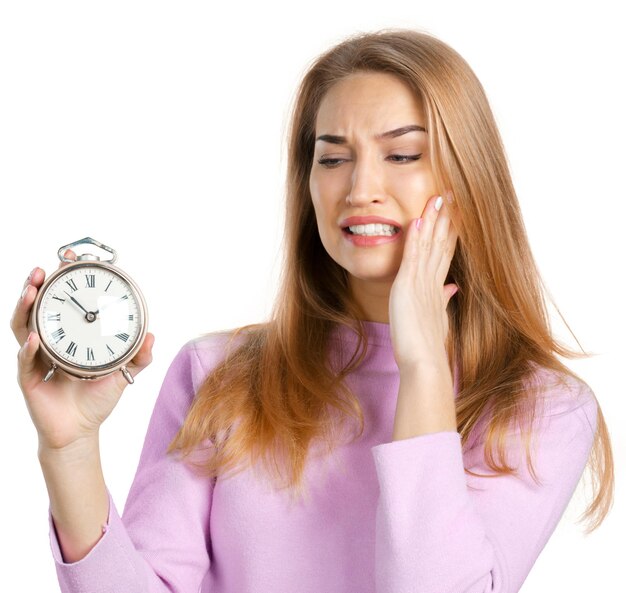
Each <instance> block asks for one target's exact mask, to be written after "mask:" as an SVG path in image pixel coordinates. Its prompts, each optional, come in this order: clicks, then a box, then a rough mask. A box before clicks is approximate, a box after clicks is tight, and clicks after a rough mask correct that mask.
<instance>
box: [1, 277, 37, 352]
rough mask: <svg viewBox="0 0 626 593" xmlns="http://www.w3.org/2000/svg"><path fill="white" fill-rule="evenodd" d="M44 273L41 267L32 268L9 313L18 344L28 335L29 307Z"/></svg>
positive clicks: (33, 300)
mask: <svg viewBox="0 0 626 593" xmlns="http://www.w3.org/2000/svg"><path fill="white" fill-rule="evenodd" d="M45 275H46V274H45V272H44V271H43V270H42V269H41V268H39V267H36V268H34V269H33V271H32V272H31V273H30V275H29V276H28V278H27V279H26V281H25V282H24V287H23V289H22V294H21V295H20V297H19V299H18V300H17V304H16V305H15V309H14V310H13V314H12V315H11V323H10V325H11V329H12V330H13V335H14V336H15V339H16V340H17V342H18V344H19V345H20V346H21V345H22V344H23V343H24V342H25V341H26V338H27V337H28V328H27V325H28V317H29V315H30V309H31V307H32V305H33V303H34V302H35V296H36V295H37V290H38V288H39V287H40V286H41V284H43V281H44V277H45Z"/></svg>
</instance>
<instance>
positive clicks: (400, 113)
mask: <svg viewBox="0 0 626 593" xmlns="http://www.w3.org/2000/svg"><path fill="white" fill-rule="evenodd" d="M406 126H419V127H420V128H426V125H425V119H424V114H423V112H422V108H421V106H420V104H419V102H418V101H417V100H416V98H415V97H414V96H413V94H412V92H411V91H410V90H409V88H408V87H406V86H405V83H404V82H402V81H401V80H400V79H399V78H396V77H395V76H394V75H392V74H387V73H369V72H368V73H362V72H361V73H356V74H353V75H350V76H349V77H348V78H345V79H342V80H341V81H340V82H338V83H336V84H335V85H333V86H332V87H331V88H330V89H329V91H328V92H327V93H326V95H325V96H324V98H323V100H322V102H321V104H320V108H319V110H318V113H317V119H316V124H315V138H316V142H315V153H314V155H313V163H312V168H311V174H310V178H309V189H310V191H311V197H312V200H313V207H314V209H315V216H316V219H317V227H318V231H319V235H320V238H321V241H322V244H323V245H324V248H325V249H326V251H327V252H328V254H329V255H330V257H332V259H333V260H335V262H337V263H338V264H339V265H340V266H341V267H342V268H344V269H345V270H347V271H348V273H349V279H350V283H351V286H352V289H353V293H354V294H355V296H356V297H357V300H358V301H360V302H361V304H362V305H366V306H368V301H371V300H374V301H378V309H379V311H383V310H384V307H385V303H386V302H387V301H386V299H388V296H389V291H390V289H391V284H392V283H393V280H394V278H395V275H396V273H397V272H398V268H399V267H400V262H401V260H402V252H403V247H404V237H405V235H406V229H407V225H408V224H409V223H410V222H411V221H412V220H413V219H415V218H419V217H420V216H421V215H422V212H423V209H424V206H425V204H426V202H427V200H428V199H429V198H430V197H431V196H433V195H434V193H435V185H434V180H433V176H432V171H431V165H430V158H429V154H428V136H427V133H426V132H425V131H421V130H413V131H408V132H405V133H402V130H400V131H399V132H397V133H394V134H390V135H388V136H385V137H381V138H377V136H378V135H381V134H383V133H385V132H390V131H392V130H398V129H399V128H404V127H406ZM331 136H332V137H331ZM320 137H321V138H320ZM333 137H334V138H333ZM337 137H341V138H337ZM326 159H332V160H329V161H326ZM335 159H336V160H335ZM355 216H356V217H370V216H373V217H382V218H384V219H386V220H388V221H390V224H392V225H394V226H397V227H399V229H400V230H399V232H398V233H396V234H394V235H392V236H391V237H389V236H384V237H381V236H380V234H381V227H374V229H373V232H374V233H376V234H377V235H379V236H377V237H374V236H372V237H363V236H355V235H351V234H349V232H348V230H347V229H346V230H344V229H343V228H342V227H343V226H344V225H345V221H346V219H347V218H348V217H355ZM357 222H363V221H357ZM365 222H366V221H365ZM370 228H371V227H370ZM354 230H356V231H357V232H368V230H369V229H367V228H360V229H354ZM382 232H385V231H384V230H383V231H382ZM372 307H373V308H376V305H373V306H370V309H372Z"/></svg>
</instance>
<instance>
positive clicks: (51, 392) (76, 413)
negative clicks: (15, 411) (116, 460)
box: [11, 251, 154, 450]
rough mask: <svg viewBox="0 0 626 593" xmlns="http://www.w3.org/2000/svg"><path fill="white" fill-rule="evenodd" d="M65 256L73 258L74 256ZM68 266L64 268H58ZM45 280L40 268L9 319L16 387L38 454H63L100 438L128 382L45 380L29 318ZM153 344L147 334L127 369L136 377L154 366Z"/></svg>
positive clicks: (119, 378)
mask: <svg viewBox="0 0 626 593" xmlns="http://www.w3.org/2000/svg"><path fill="white" fill-rule="evenodd" d="M66 256H68V257H69V258H73V259H75V254H74V253H73V252H72V251H68V252H67V253H66ZM66 265H68V264H67V263H61V264H60V265H59V267H60V268H61V267H63V266H66ZM44 279H45V272H44V271H43V270H42V269H41V268H35V269H34V270H33V272H32V273H31V275H30V276H29V277H28V278H27V280H26V282H25V283H24V290H23V292H22V296H21V297H20V299H19V300H18V303H17V305H16V307H15V310H14V312H13V315H12V317H11V329H12V330H13V334H14V335H15V338H16V340H17V341H18V343H19V344H20V346H21V348H20V350H19V352H18V355H17V360H18V384H19V386H20V388H21V390H22V392H23V394H24V398H25V400H26V406H27V408H28V411H29V413H30V416H31V418H32V420H33V423H34V424H35V428H36V429H37V433H38V435H39V444H40V449H41V448H45V449H50V450H51V449H54V450H59V449H64V448H68V447H71V446H73V445H74V444H75V443H78V442H80V441H81V440H83V439H89V438H91V437H93V436H94V435H96V434H97V433H98V431H99V428H100V425H101V424H102V423H103V422H104V420H106V418H107V417H108V416H109V414H110V413H111V412H112V411H113V408H114V407H115V405H116V404H117V402H118V401H119V399H120V397H121V395H122V392H123V391H124V389H125V388H126V386H127V385H128V382H127V381H126V379H124V377H123V375H122V374H121V373H119V372H117V373H113V374H111V375H107V376H105V377H102V378H100V379H99V380H97V381H85V380H80V379H75V378H72V377H70V376H68V375H66V374H65V373H55V375H54V377H53V380H51V381H49V382H47V383H45V382H44V381H43V378H44V376H45V375H46V372H47V371H48V368H49V367H48V366H47V365H46V364H45V363H44V361H43V360H41V358H40V357H39V356H37V352H38V350H39V347H40V339H39V336H38V335H37V333H36V332H30V334H29V331H28V318H29V315H30V311H31V308H32V306H33V303H34V301H35V297H36V296H37V291H38V289H39V288H40V287H41V285H42V284H43V282H44ZM81 308H82V307H81ZM153 344H154V335H153V334H151V333H149V332H148V333H147V334H146V338H145V340H144V342H143V344H142V346H141V348H140V349H139V350H138V351H137V353H136V354H135V356H134V357H133V359H132V361H131V362H129V363H128V364H127V368H128V370H129V371H130V372H131V373H132V375H133V376H135V375H137V373H139V372H141V371H142V370H143V369H144V368H146V367H147V366H148V365H149V364H150V363H151V362H152V346H153Z"/></svg>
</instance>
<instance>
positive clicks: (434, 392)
mask: <svg viewBox="0 0 626 593" xmlns="http://www.w3.org/2000/svg"><path fill="white" fill-rule="evenodd" d="M289 134H290V142H289V162H288V178H287V213H286V214H287V216H286V245H285V254H286V255H285V257H286V261H285V264H284V274H283V277H282V282H281V290H280V293H279V296H278V299H277V301H276V304H275V308H274V311H273V312H272V315H271V318H270V320H269V321H268V322H267V323H260V324H254V325H250V326H246V327H244V328H239V329H238V330H235V331H232V332H221V333H213V334H206V335H203V336H200V337H198V338H195V339H193V340H190V341H189V342H188V343H187V344H185V345H184V346H183V347H182V348H181V350H180V352H179V353H178V354H177V356H176V358H175V359H174V361H173V363H172V364H171V366H170V368H169V370H168V373H167V375H166V378H165V380H164V383H163V386H162V388H161V391H160V393H159V397H158V400H157V402H156V405H155V409H154V412H153V415H152V418H151V421H150V425H149V428H148V433H147V436H146V441H145V444H144V448H143V451H142V454H141V459H140V461H139V466H138V469H137V474H136V476H135V480H134V482H133V485H132V487H131V490H130V493H129V496H128V499H127V502H126V506H125V509H124V513H123V519H122V518H120V515H119V513H118V511H117V509H116V507H115V505H114V502H113V500H112V499H111V497H110V494H109V492H108V490H107V488H106V485H105V482H104V479H103V476H102V471H101V468H100V457H99V450H98V429H99V426H100V425H101V423H102V422H103V421H104V420H105V419H106V417H107V416H108V415H109V414H110V412H111V411H112V409H113V407H114V406H115V404H116V403H117V401H118V400H119V398H120V396H121V393H122V391H123V389H124V388H125V386H126V381H125V380H124V378H123V377H122V376H121V374H120V376H117V375H116V376H110V377H107V378H105V379H103V380H101V381H98V382H97V383H94V384H83V383H80V382H73V381H69V380H67V379H65V378H64V377H62V376H58V374H56V375H55V377H54V380H53V381H51V382H49V383H42V382H41V378H42V376H43V374H44V372H45V370H46V369H45V367H44V365H43V364H42V363H41V362H40V361H39V359H38V358H37V356H36V355H37V350H38V346H39V343H38V337H37V336H36V335H35V334H31V335H30V336H28V335H27V330H26V319H27V316H28V312H29V310H30V307H31V306H32V303H33V301H34V298H35V294H36V292H37V288H38V287H39V286H41V283H42V282H43V279H44V273H43V270H41V269H40V268H36V269H35V270H34V272H33V274H32V275H31V276H30V277H29V279H28V280H27V282H26V288H25V291H24V293H23V295H22V298H21V300H20V302H19V303H18V305H17V307H16V310H15V312H14V315H13V319H12V328H13V331H14V333H15V335H16V337H17V339H18V341H19V342H20V344H24V345H23V346H22V348H21V350H20V352H19V355H18V365H19V376H18V379H19V383H20V387H21V388H22V391H23V393H24V396H25V398H26V401H27V404H28V407H29V411H30V413H31V417H32V418H33V421H34V423H35V425H36V427H37V430H38V434H39V441H40V447H39V458H40V462H41V465H42V470H43V473H44V477H45V479H46V484H47V486H48V491H49V495H50V537H51V544H52V549H53V555H54V559H55V562H56V567H57V572H58V576H59V582H60V584H61V589H62V591H63V592H64V593H69V592H72V593H77V592H81V593H82V592H87V591H95V590H97V591H103V592H104V591H107V592H108V591H110V592H113V591H116V592H117V591H128V592H130V591H141V592H150V593H152V592H165V591H170V592H177V593H183V592H192V591H194V592H195V591H198V590H201V591H203V592H209V591H210V592H212V593H214V592H237V593H245V592H253V591H254V592H255V593H259V592H266V591H267V592H270V591H271V592H272V593H273V592H275V591H298V592H308V591H315V592H318V591H328V592H335V591H337V592H338V591H358V592H359V593H363V592H368V591H371V592H374V591H377V592H379V593H381V592H383V591H384V592H396V591H420V592H425V591H436V592H437V593H443V592H447V591H450V592H453V591H454V592H458V591H464V592H466V593H474V592H479V591H480V592H483V591H498V592H507V593H510V592H513V591H518V590H519V588H520V587H521V585H522V583H523V581H524V579H525V578H526V576H527V574H528V572H529V571H530V569H531V567H532V565H533V563H534V562H535V560H536V558H537V556H538V555H539V553H540V552H541V550H542V548H543V547H544V545H545V544H546V542H547V540H548V538H549V537H550V535H551V534H552V532H553V531H554V529H555V527H556V525H557V524H558V521H559V519H560V517H561V515H562V513H563V511H564V509H565V507H566V506H567V504H568V502H569V500H570V499H571V496H572V494H573V491H574V489H575V487H576V485H577V484H578V482H579V479H580V477H581V475H582V472H583V470H584V468H585V467H586V465H587V463H588V462H590V464H591V468H592V471H593V472H594V485H595V486H596V491H595V493H594V494H595V495H594V500H593V502H592V504H591V505H590V506H589V508H588V509H587V511H586V513H585V517H587V518H593V523H592V527H591V530H593V529H595V528H596V527H597V526H598V525H599V524H600V523H601V522H602V520H603V519H604V518H605V516H606V514H607V513H608V509H609V506H610V503H611V496H612V489H613V474H612V470H613V465H612V457H611V448H610V442H609V437H608V434H607V429H606V425H605V422H604V419H603V416H602V412H601V409H600V407H599V405H598V403H597V401H596V398H595V395H594V394H593V391H592V390H591V389H590V387H589V386H588V385H587V384H586V383H585V382H584V381H583V380H582V379H580V378H579V377H577V376H576V375H575V374H574V373H573V372H572V371H570V370H569V369H568V368H567V367H565V366H564V365H563V364H562V363H561V362H560V361H559V360H558V358H557V355H566V356H570V357H575V356H580V355H579V354H577V353H576V352H573V351H570V350H568V349H567V348H566V347H564V346H562V345H561V344H559V343H558V342H557V341H556V340H555V339H554V338H553V337H552V336H551V333H550V328H549V323H548V317H547V313H546V309H545V302H544V300H543V296H542V291H541V280H540V277H539V274H538V272H537V269H536V266H535V263H534V261H533V258H532V255H531V251H530V247H529V245H528V240H527V237H526V234H525V230H524V226H523V223H522V219H521V215H520V209H519V205H518V201H517V198H516V195H515V191H514V188H513V186H512V182H511V177H510V174H509V171H508V168H507V164H506V158H505V154H504V149H503V147H502V144H501V141H500V137H499V135H498V132H497V129H496V125H495V122H494V118H493V115H492V113H491V111H490V108H489V105H488V102H487V99H486V97H485V95H484V91H483V89H482V86H481V85H480V83H479V81H478V80H477V79H476V77H475V75H474V73H473V72H472V70H471V69H470V68H469V66H468V65H467V63H466V62H465V61H464V60H463V59H462V58H461V57H460V56H459V55H458V54H457V53H456V52H455V51H454V50H452V49H451V48H450V47H448V46H447V45H446V44H444V43H442V42H441V41H439V40H437V39H435V38H433V37H431V36H429V35H426V34H423V33H419V32H416V31H410V30H398V29H396V30H383V31H379V32H375V33H368V34H359V35H355V36H353V37H351V38H348V39H346V40H345V41H344V42H342V43H340V44H338V45H337V46H336V47H333V48H331V49H330V50H329V51H327V52H326V53H324V54H323V55H321V56H320V57H319V58H318V59H317V60H316V61H315V62H314V63H313V64H312V65H311V66H310V68H309V69H308V71H307V72H306V74H305V76H304V78H303V80H302V82H301V85H300V87H299V91H298V93H297V96H296V100H295V105H294V109H293V113H292V120H291V128H290V132H289ZM418 223H419V224H418ZM31 286H32V287H33V288H31ZM27 337H28V340H27ZM153 341H154V336H153V335H152V334H148V337H147V338H146V341H145V343H144V345H143V347H142V349H141V350H140V352H139V353H138V354H137V356H136V358H135V360H134V365H133V374H136V373H139V372H140V371H141V370H142V369H143V368H145V367H146V366H147V365H148V364H149V363H150V361H151V358H152V357H151V349H152V344H153ZM350 419H356V420H358V430H356V431H354V430H353V429H354V428H355V425H354V423H350V422H349V420H350ZM531 444H532V447H531ZM258 462H261V463H258ZM228 470H236V471H231V472H230V473H228ZM285 477H286V478H287V479H286V480H282V478H285ZM294 493H296V494H300V495H304V496H298V497H294V496H292V495H293V494H294Z"/></svg>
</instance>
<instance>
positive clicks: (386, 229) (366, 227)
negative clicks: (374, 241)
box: [348, 223, 398, 237]
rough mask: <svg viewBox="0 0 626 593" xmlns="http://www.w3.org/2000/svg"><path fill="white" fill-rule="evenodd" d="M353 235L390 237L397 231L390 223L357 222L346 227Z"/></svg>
mask: <svg viewBox="0 0 626 593" xmlns="http://www.w3.org/2000/svg"><path fill="white" fill-rule="evenodd" d="M348 228H349V229H350V231H352V233H353V234H354V235H365V236H375V235H383V236H388V237H390V236H391V235H395V234H396V233H397V232H398V229H397V228H396V227H394V226H393V225H391V224H380V223H371V224H357V225H355V226H350V227H348Z"/></svg>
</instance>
